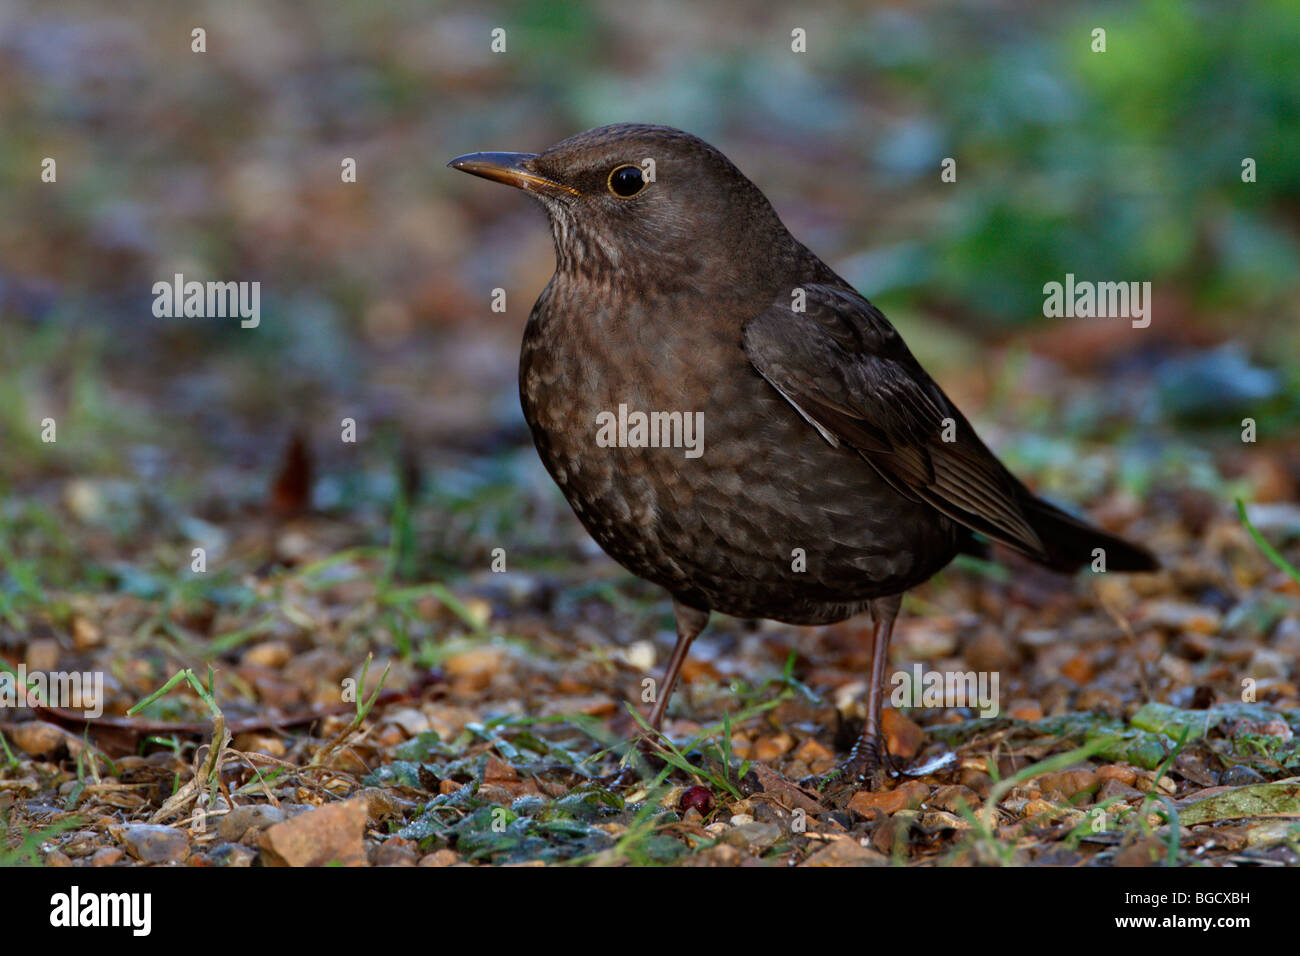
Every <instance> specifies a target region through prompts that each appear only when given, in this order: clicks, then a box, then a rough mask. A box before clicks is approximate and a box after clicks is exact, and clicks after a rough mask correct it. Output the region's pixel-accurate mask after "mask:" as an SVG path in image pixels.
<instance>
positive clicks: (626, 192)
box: [609, 165, 645, 199]
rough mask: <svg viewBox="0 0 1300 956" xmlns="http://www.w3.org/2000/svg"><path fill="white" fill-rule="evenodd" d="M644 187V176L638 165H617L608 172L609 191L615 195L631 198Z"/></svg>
mask: <svg viewBox="0 0 1300 956" xmlns="http://www.w3.org/2000/svg"><path fill="white" fill-rule="evenodd" d="M643 189H645V177H644V176H642V175H641V167H640V166H632V165H627V166H619V167H617V168H615V170H614V171H613V172H612V173H610V174H609V191H610V192H612V193H613V194H614V195H615V196H622V197H623V198H624V199H631V198H632V197H633V196H635V195H636V194H637V193H639V192H640V191H641V190H643Z"/></svg>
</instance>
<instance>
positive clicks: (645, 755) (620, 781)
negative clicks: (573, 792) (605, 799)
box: [600, 728, 664, 787]
mask: <svg viewBox="0 0 1300 956" xmlns="http://www.w3.org/2000/svg"><path fill="white" fill-rule="evenodd" d="M662 752H663V744H662V743H661V735H660V732H659V731H656V730H650V729H645V728H643V729H641V730H640V731H639V732H638V733H637V734H636V735H635V736H634V737H632V739H631V740H629V741H628V744H627V749H626V751H624V752H623V759H622V761H621V762H620V766H619V768H618V769H617V770H616V771H614V773H612V774H609V775H607V776H605V777H602V778H600V780H601V783H603V784H604V785H605V786H607V787H628V786H631V785H633V784H635V783H638V782H640V781H641V780H647V779H649V778H651V777H653V776H654V775H655V774H656V773H658V772H659V771H660V770H661V769H663V766H664V760H663V758H662V757H661V756H660V754H661V753H662Z"/></svg>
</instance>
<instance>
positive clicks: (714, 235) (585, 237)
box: [448, 125, 1157, 786]
mask: <svg viewBox="0 0 1300 956" xmlns="http://www.w3.org/2000/svg"><path fill="white" fill-rule="evenodd" d="M448 165H450V166H451V167H453V168H455V169H459V170H462V171H463V172H467V173H472V174H474V175H476V176H482V177H484V178H486V179H491V180H495V181H497V182H502V183H506V184H508V185H511V186H516V187H518V188H520V189H523V190H525V191H526V192H528V193H530V194H531V195H533V196H534V197H536V198H537V199H539V200H540V201H541V203H542V206H543V207H544V208H545V210H546V214H547V216H548V218H549V219H550V225H551V231H552V233H553V235H554V238H555V257H556V270H555V275H554V276H553V277H552V278H551V281H550V282H549V283H548V284H547V286H546V288H545V289H544V290H543V291H542V294H541V296H540V298H538V300H537V304H536V305H535V306H534V307H533V311H532V314H531V315H530V316H529V319H528V325H527V327H526V329H525V331H524V340H523V349H522V354H521V356H520V365H519V391H520V398H521V400H522V404H523V411H524V417H525V418H526V419H527V421H528V425H529V427H530V428H531V430H532V434H533V440H534V442H535V443H536V445H537V450H538V453H539V454H540V455H541V457H542V461H543V462H544V463H545V465H546V468H547V470H548V471H549V472H550V474H551V477H552V478H554V480H555V482H556V484H558V485H559V486H560V489H561V490H562V491H563V493H564V496H565V497H566V498H567V499H568V501H569V504H570V506H571V507H572V508H573V510H574V513H575V514H577V516H578V519H579V520H580V521H581V522H582V524H583V525H584V526H585V527H586V529H587V531H588V532H590V534H591V535H592V537H593V538H595V539H596V541H597V542H598V543H599V544H600V545H601V547H602V548H604V549H605V551H607V552H608V553H609V554H610V555H611V556H612V557H613V558H614V559H615V560H616V561H618V562H619V563H620V564H622V565H623V566H624V567H626V568H627V569H628V570H630V571H632V572H633V573H634V574H637V575H639V576H640V577H643V578H645V579H647V580H649V581H653V582H654V583H656V584H658V585H660V586H661V587H663V588H665V589H667V591H668V592H669V593H670V594H671V595H672V598H673V608H674V611H675V613H676V619H677V645H676V647H675V648H674V650H673V654H672V657H671V659H670V660H669V662H668V669H667V674H666V676H665V678H664V683H663V687H662V689H661V690H660V692H659V694H658V696H657V698H656V700H655V704H654V707H653V710H652V712H651V715H650V718H649V723H650V725H651V726H652V727H653V728H654V729H655V730H656V731H657V730H658V729H659V728H660V726H661V724H662V721H663V718H664V712H665V710H666V708H667V705H668V700H669V697H670V695H671V694H672V690H673V685H674V684H675V683H676V682H677V676H678V674H679V673H680V671H681V667H682V663H683V661H684V660H685V659H686V655H687V652H688V650H689V648H690V646H691V642H692V641H693V640H694V639H695V638H696V636H697V635H699V633H700V632H701V631H702V630H703V629H704V627H705V625H706V624H707V623H708V620H709V613H710V612H711V611H720V612H722V613H725V614H730V615H734V616H736V617H746V618H770V619H774V620H777V621H784V622H787V623H790V624H801V625H810V624H827V623H831V622H834V621H841V620H843V619H845V618H847V617H850V616H852V615H854V614H857V613H859V612H861V611H863V610H870V612H871V616H872V620H873V647H872V656H871V678H870V684H869V691H868V699H867V719H866V724H865V726H864V728H863V731H862V737H861V739H860V740H859V741H858V743H857V744H856V745H855V746H854V748H853V751H852V753H851V754H850V757H849V759H848V761H846V763H845V765H844V767H843V768H842V770H843V771H845V772H847V773H848V774H849V775H850V779H852V780H853V781H855V782H857V783H863V784H866V785H867V786H874V785H875V784H876V783H878V781H879V771H880V758H881V753H882V745H881V740H880V709H881V702H882V698H883V689H884V683H885V663H886V658H887V652H888V648H889V639H890V634H891V631H892V629H893V624H894V618H895V616H896V615H897V614H898V608H899V604H900V601H901V596H902V594H903V592H904V591H906V590H908V589H909V588H911V587H914V586H916V585H918V584H920V583H921V582H923V581H925V580H926V579H928V578H929V577H931V576H932V575H933V574H935V572H937V571H939V570H940V569H941V568H943V567H944V566H945V565H946V564H948V562H949V561H951V560H952V559H953V557H954V556H955V555H957V554H958V553H959V552H961V551H969V550H976V549H977V547H978V542H977V539H976V538H975V537H974V535H975V534H978V535H980V536H981V537H982V538H983V539H991V540H992V541H996V542H1000V543H1001V544H1003V545H1005V546H1007V547H1009V548H1011V549H1013V550H1015V551H1017V552H1019V553H1020V554H1023V555H1026V556H1027V557H1029V558H1031V559H1033V560H1034V561H1037V562H1039V563H1041V564H1044V565H1046V566H1048V567H1050V568H1054V569H1056V570H1059V571H1074V570H1077V569H1079V568H1081V567H1083V566H1084V565H1085V564H1089V563H1092V562H1093V561H1094V560H1095V559H1096V557H1097V552H1096V549H1100V551H1101V552H1104V562H1105V567H1106V569H1107V570H1109V571H1149V570H1153V569H1155V568H1156V566H1157V564H1156V560H1155V559H1154V558H1153V557H1152V556H1151V555H1150V554H1149V553H1148V552H1147V551H1146V550H1145V549H1143V548H1141V547H1138V546H1137V545H1134V544H1130V543H1129V542H1127V541H1124V540H1122V539H1121V538H1118V537H1115V536H1114V535H1110V534H1107V533H1106V532H1104V531H1101V530H1099V529H1097V528H1094V527H1092V526H1090V525H1088V524H1086V523H1085V522H1083V521H1080V520H1079V519H1077V518H1074V517H1072V516H1071V515H1069V514H1066V513H1065V512H1064V511H1061V510H1060V509H1058V508H1056V507H1054V506H1052V505H1050V504H1048V503H1047V502H1045V501H1043V500H1042V499H1040V498H1037V497H1035V496H1034V495H1033V494H1032V493H1031V492H1030V491H1029V490H1028V489H1027V488H1026V487H1025V486H1024V485H1023V484H1021V483H1020V481H1018V480H1017V479H1016V478H1015V477H1014V476H1013V475H1012V474H1011V473H1010V472H1009V471H1008V470H1007V469H1006V468H1005V467H1004V466H1003V465H1002V463H1001V462H999V461H998V459H997V457H996V456H994V454H993V453H992V452H991V451H989V449H988V448H987V447H986V446H985V444H984V443H983V442H982V441H980V439H979V436H978V435H976V434H975V430H974V429H973V428H972V427H971V425H970V423H969V422H967V421H966V418H965V417H964V416H963V415H962V413H961V412H960V411H958V409H957V407H956V406H955V405H953V403H952V402H951V401H950V400H949V399H948V396H947V395H945V394H944V393H943V390H942V389H941V388H939V386H938V385H936V384H935V383H934V381H933V380H932V379H931V378H930V376H929V375H927V374H926V372H925V370H924V369H922V368H921V366H920V365H919V364H918V363H917V361H916V359H915V358H913V357H912V353H911V352H910V351H908V348H907V346H906V345H905V344H904V343H903V340H902V338H901V337H900V336H899V334H898V332H897V331H896V330H895V329H894V327H893V326H892V325H890V323H889V322H888V321H887V320H886V319H885V317H884V316H883V315H882V314H881V313H880V311H879V310H877V309H876V307H875V306H873V305H872V304H871V303H870V302H868V301H867V300H866V299H865V298H863V297H862V296H861V295H860V294H859V293H858V292H857V291H856V290H855V289H854V288H853V286H851V285H850V284H849V283H848V282H846V281H845V280H844V279H842V278H840V276H838V275H836V273H835V272H834V270H832V269H831V268H830V267H829V266H827V265H826V264H825V263H823V262H822V261H821V260H820V259H818V258H817V256H815V255H813V253H812V252H810V251H809V250H808V249H807V248H805V247H804V246H803V245H802V244H801V243H800V242H799V241H798V240H796V239H795V238H794V237H793V236H792V235H791V234H790V232H789V231H788V230H787V229H786V227H785V225H784V224H783V223H782V222H781V220H780V219H779V218H778V217H777V214H776V212H775V211H774V210H773V209H772V206H771V204H770V203H769V202H768V200H767V198H766V197H765V196H764V195H763V193H762V192H761V191H760V190H759V189H758V187H757V186H755V185H754V184H753V183H752V182H750V181H749V180H748V179H747V178H745V176H744V175H743V174H742V173H741V172H740V170H738V169H737V168H736V167H735V166H734V165H732V163H731V162H730V161H729V160H728V159H727V158H726V157H725V156H723V155H722V153H720V152H719V151H718V150H716V149H714V148H713V147H712V146H710V145H709V144H708V143H705V142H704V141H702V140H700V139H698V138H696V137H694V136H691V135H689V134H687V133H684V132H681V131H680V130H676V129H671V128H668V127H663V126H647V125H615V126H605V127H601V128H599V129H594V130H589V131H588V132H585V133H580V134H578V135H577V136H573V137H571V138H569V139H566V140H564V141H563V142H560V143H557V144H556V145H555V146H552V147H551V148H550V149H548V150H546V152H544V153H541V154H531V153H472V154H470V155H467V156H461V157H458V158H456V159H454V160H452V161H451V162H450V163H449V164H448ZM638 413H642V414H644V416H645V418H644V419H638V418H637V417H636V416H637V414H638ZM654 413H658V416H657V417H653V415H654ZM647 422H648V424H647ZM615 423H616V424H615ZM609 445H614V446H615V447H607V446H609Z"/></svg>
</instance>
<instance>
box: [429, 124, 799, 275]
mask: <svg viewBox="0 0 1300 956" xmlns="http://www.w3.org/2000/svg"><path fill="white" fill-rule="evenodd" d="M448 165H449V166H451V167H452V168H453V169H459V170H461V171H463V172H467V173H472V174H473V175H475V176H482V177H483V178H485V179H491V180H494V181H496V182H501V183H506V184H507V185H511V186H515V187H517V188H519V189H522V190H524V191H526V192H528V193H531V194H532V195H533V196H535V197H536V198H537V199H538V200H540V201H541V203H542V205H543V206H545V208H546V212H547V215H548V216H549V218H550V221H551V231H552V233H553V234H554V237H555V251H556V262H557V270H558V271H559V272H560V273H572V274H576V275H582V276H585V277H587V278H589V279H592V278H594V279H599V280H605V281H609V280H612V279H613V278H615V277H622V278H629V277H632V276H642V277H644V278H645V281H646V282H647V283H649V284H650V285H653V286H655V287H658V288H660V289H663V288H664V287H665V285H667V286H680V285H682V284H689V285H693V286H695V287H696V288H697V289H699V290H700V291H707V290H705V289H703V288H702V286H703V285H704V284H705V277H706V273H705V270H703V269H702V268H701V263H703V262H705V261H708V262H711V263H712V264H713V266H714V267H713V268H711V269H709V270H708V272H707V278H708V284H710V285H711V284H713V283H720V282H737V281H743V280H748V279H751V278H752V275H751V271H752V272H753V273H760V274H761V272H762V271H763V270H765V269H770V268H771V267H772V265H773V260H772V256H773V254H774V252H773V250H774V249H775V248H777V247H778V246H779V245H780V243H781V241H782V240H785V242H787V243H788V234H787V233H786V231H785V227H784V226H783V225H782V224H781V221H780V219H779V218H778V217H777V215H776V213H775V211H774V210H773V209H772V206H771V204H770V203H769V202H768V201H767V199H766V197H764V195H763V193H762V192H761V191H760V190H759V189H758V187H756V186H755V185H754V184H753V183H751V182H750V181H749V180H748V179H747V178H745V176H744V174H743V173H741V172H740V170H738V169H737V168H736V167H735V166H734V165H733V164H732V163H731V161H730V160H728V159H727V157H726V156H724V155H722V153H720V152H719V151H718V150H716V149H714V148H713V147H712V146H710V145H709V144H708V143H706V142H704V141H703V140H701V139H699V138H698V137H695V136H692V135H690V134H689V133H683V132H682V131H681V130H676V129H672V128H671V127H667V126H646V125H633V124H619V125H616V126H602V127H600V128H598V129H593V130H588V131H587V132H585V133H579V134H578V135H576V136H571V137H569V138H568V139H566V140H562V141H561V142H559V143H556V144H555V145H554V146H552V147H551V148H550V149H548V150H546V151H545V152H543V153H470V154H469V155H466V156H459V157H457V158H456V159H453V160H452V161H451V162H450V163H448ZM720 265H721V266H722V268H719V266H720Z"/></svg>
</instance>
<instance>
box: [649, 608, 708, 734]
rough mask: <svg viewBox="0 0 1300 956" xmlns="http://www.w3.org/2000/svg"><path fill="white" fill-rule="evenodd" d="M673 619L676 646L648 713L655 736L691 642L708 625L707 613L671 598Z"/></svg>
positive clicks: (660, 726)
mask: <svg viewBox="0 0 1300 956" xmlns="http://www.w3.org/2000/svg"><path fill="white" fill-rule="evenodd" d="M673 617H675V618H676V619H677V645H676V646H675V647H674V648H673V656H672V657H670V658H669V659H668V670H667V672H666V673H665V674H664V682H663V686H662V687H660V688H659V692H658V695H657V696H656V697H655V705H654V707H653V708H652V709H651V711H650V720H649V724H650V729H651V730H653V731H654V732H655V733H656V734H658V733H659V731H660V729H661V728H662V727H663V723H664V714H666V713H667V712H668V700H669V698H671V697H672V695H673V687H675V686H676V684H677V678H678V676H679V675H680V674H681V672H682V665H683V664H685V663H686V655H687V653H689V652H690V649H691V642H692V641H694V640H695V638H697V637H699V635H700V632H701V631H702V630H704V628H705V627H706V626H707V625H708V623H709V612H708V611H699V610H696V609H695V608H693V607H687V606H686V605H685V604H683V603H681V602H680V601H678V600H677V599H676V598H673Z"/></svg>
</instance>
